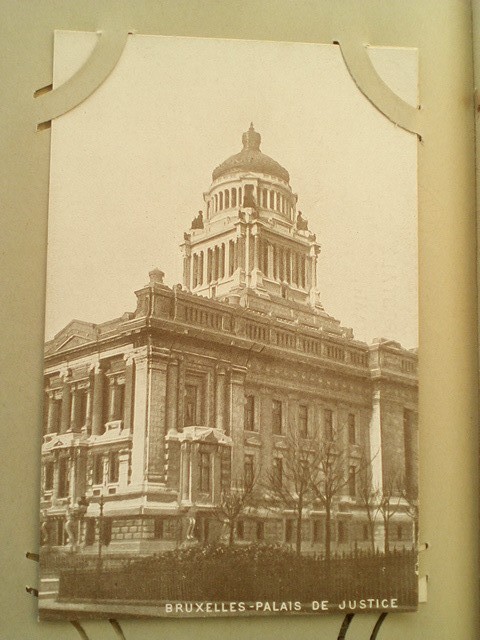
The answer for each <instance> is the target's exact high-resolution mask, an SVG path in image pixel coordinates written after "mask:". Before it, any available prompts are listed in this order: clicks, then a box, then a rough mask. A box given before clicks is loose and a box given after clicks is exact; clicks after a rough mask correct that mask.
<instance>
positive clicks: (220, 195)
mask: <svg viewBox="0 0 480 640" xmlns="http://www.w3.org/2000/svg"><path fill="white" fill-rule="evenodd" d="M218 197H219V203H218V207H219V209H220V211H221V210H222V209H223V191H220V193H219V194H218Z"/></svg>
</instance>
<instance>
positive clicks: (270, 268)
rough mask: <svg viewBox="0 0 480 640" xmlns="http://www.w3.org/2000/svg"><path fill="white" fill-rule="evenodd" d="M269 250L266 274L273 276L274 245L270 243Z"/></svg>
mask: <svg viewBox="0 0 480 640" xmlns="http://www.w3.org/2000/svg"><path fill="white" fill-rule="evenodd" d="M267 252H268V273H266V274H265V275H266V276H268V277H269V278H273V246H272V245H271V244H270V243H268V245H267Z"/></svg>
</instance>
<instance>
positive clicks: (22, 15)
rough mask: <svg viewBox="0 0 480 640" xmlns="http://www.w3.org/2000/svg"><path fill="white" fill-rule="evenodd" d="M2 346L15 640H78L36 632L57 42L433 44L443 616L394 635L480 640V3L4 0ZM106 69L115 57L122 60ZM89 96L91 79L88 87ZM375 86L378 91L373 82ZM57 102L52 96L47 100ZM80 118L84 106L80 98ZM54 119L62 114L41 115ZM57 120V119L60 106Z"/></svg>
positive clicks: (192, 624)
mask: <svg viewBox="0 0 480 640" xmlns="http://www.w3.org/2000/svg"><path fill="white" fill-rule="evenodd" d="M0 9H1V13H2V26H1V27H0V29H1V36H2V37H1V40H0V42H1V48H2V60H1V63H0V65H1V68H0V73H1V76H0V77H1V78H2V100H1V107H0V109H1V111H0V127H1V138H0V139H1V140H2V143H3V144H2V146H1V151H2V153H1V157H2V160H3V163H2V170H1V172H0V180H1V185H2V190H1V191H2V205H3V206H2V209H1V216H2V248H1V253H0V264H1V273H2V276H3V277H2V283H1V292H2V297H1V300H2V304H1V305H0V309H1V312H0V313H1V326H2V329H3V331H2V334H1V340H2V349H1V350H0V371H1V372H2V383H3V384H2V385H0V412H1V415H0V420H1V425H2V434H3V439H2V444H3V458H2V461H3V463H2V466H1V473H2V477H1V483H0V487H1V489H0V491H1V496H0V497H1V502H0V504H1V510H2V521H1V522H2V546H1V551H0V555H1V565H2V567H3V575H2V577H1V580H0V603H1V604H0V610H1V616H0V638H1V639H2V640H3V639H4V638H5V639H8V640H10V639H12V640H16V639H17V638H18V639H23V638H33V639H37V638H38V639H40V640H43V639H44V638H48V639H50V638H53V639H55V638H62V639H66V640H68V639H69V638H72V639H74V638H78V637H79V635H78V633H77V631H76V630H75V629H74V628H73V627H72V626H71V625H68V624H66V623H58V624H57V623H42V624H38V623H37V622H36V602H35V599H34V598H33V597H31V596H28V595H27V594H25V585H27V584H29V585H33V586H35V585H36V581H37V575H36V566H35V564H34V563H33V562H31V561H28V560H26V559H24V554H25V552H26V551H27V550H31V551H36V550H37V546H38V536H37V504H38V498H39V496H38V490H37V487H38V475H39V471H38V460H39V442H40V432H41V398H42V375H41V371H42V343H43V313H44V294H45V292H44V286H45V264H46V261H45V256H46V232H47V202H48V173H49V148H50V147H49V135H50V134H49V131H48V130H45V131H41V132H37V131H36V122H37V121H41V120H42V119H48V117H49V113H48V112H49V109H52V110H51V111H50V115H51V114H52V113H55V109H56V108H58V109H60V110H59V111H56V112H57V113H59V112H61V108H62V106H61V105H59V104H58V103H57V104H56V105H55V104H54V102H55V100H57V99H60V98H62V96H58V97H57V98H55V96H53V94H50V97H49V100H45V97H46V96H44V100H43V103H42V102H41V101H42V98H37V99H36V100H34V98H33V92H34V91H35V90H36V89H39V88H40V87H42V86H45V85H48V84H50V82H51V76H52V52H53V30H54V29H78V30H85V31H96V30H102V31H104V32H105V38H104V39H105V41H107V42H108V41H109V38H110V40H111V42H112V47H115V37H114V36H115V33H126V32H127V31H128V30H133V31H137V32H139V33H161V34H166V35H176V34H178V35H192V36H209V37H210V36H211V37H227V38H228V37H235V38H248V39H252V38H253V39H272V40H287V41H288V40H291V41H306V42H332V41H333V40H338V41H340V42H341V44H342V46H345V47H349V48H352V47H355V46H360V45H361V44H362V43H364V44H371V45H374V46H382V45H385V46H387V45H388V46H408V47H418V48H419V51H420V56H419V57H420V102H421V105H422V109H421V111H419V112H418V117H413V121H414V122H415V123H417V124H418V125H419V126H421V130H422V136H423V138H422V142H421V143H420V144H419V210H420V213H419V244H420V261H419V262H420V322H421V324H420V350H421V361H420V362H421V369H420V375H421V400H420V423H421V432H420V446H421V469H420V471H421V474H420V475H421V500H422V508H421V537H422V540H425V541H428V542H429V544H430V548H429V550H428V551H427V552H425V553H424V554H422V557H421V573H422V574H425V573H428V575H429V589H428V602H427V604H423V605H421V606H420V610H419V612H418V613H416V614H398V615H389V616H388V617H387V619H386V622H385V623H384V625H383V627H382V629H381V632H380V634H379V638H385V640H387V639H388V640H395V639H398V640H400V639H402V640H403V639H405V638H409V639H413V640H414V639H416V638H424V639H425V638H426V639H429V638H432V639H433V638H435V639H441V640H442V639H444V638H445V639H447V638H448V639H450V638H455V639H459V640H462V639H466V640H470V639H472V640H473V639H474V638H476V637H478V628H477V626H476V625H477V621H478V598H477V582H478V578H477V577H478V562H477V551H478V526H477V512H478V509H477V503H478V453H477V452H478V443H477V422H476V411H477V401H476V395H477V394H476V389H477V384H476V369H477V367H476V363H477V350H476V324H475V318H476V313H475V309H476V288H475V201H474V196H475V189H474V135H473V126H474V117H473V72H472V64H471V62H472V47H471V15H470V3H469V2H467V1H466V0H464V1H462V0H442V2H438V1H436V0H422V2H416V1H414V0H402V1H400V0H396V1H392V2H389V3H382V2H379V1H378V2H373V1H364V2H362V3H359V2H356V1H355V0H351V1H348V2H347V1H344V2H342V3H338V2H334V0H331V1H320V0H316V1H306V0H301V1H299V2H295V3H294V2H291V1H290V0H276V1H275V2H273V1H270V2H268V1H266V0H244V1H242V2H240V1H238V2H237V1H233V0H228V1H226V2H220V1H219V0H203V1H201V2H200V1H194V0H190V1H187V0H183V1H181V2H179V1H175V0H165V1H164V2H161V3H160V2H156V1H154V0H152V1H149V0H138V1H136V2H118V1H117V2H114V1H113V0H112V1H110V0H103V1H102V2H95V1H94V0H91V1H85V0H80V1H76V2H74V1H73V0H66V1H63V2H60V1H57V2H54V1H53V0H34V1H30V2H25V1H23V2H18V1H16V0H0ZM105 59H106V60H107V59H108V47H107V48H106V53H105ZM82 82H83V83H84V86H86V85H87V84H88V77H86V76H85V77H84V78H83V79H82V78H81V79H80V84H79V85H78V87H79V88H78V91H79V92H81V90H82V87H81V84H82ZM366 82H367V84H368V80H367V81H366ZM47 95H48V94H47ZM62 99H63V100H64V105H63V106H64V107H65V105H66V104H67V102H68V99H69V96H68V95H66V93H65V94H64V96H63V98H62ZM42 104H43V105H45V106H42ZM47 105H50V106H47ZM375 619H376V616H373V615H365V616H363V615H362V616H360V615H359V616H356V617H355V618H354V620H353V622H352V625H351V627H350V630H349V632H348V634H347V640H348V638H352V639H353V638H355V640H361V639H362V638H365V639H367V638H369V636H370V633H371V629H372V627H373V625H374V622H375ZM341 620H342V618H341V617H339V616H333V617H329V618H301V619H294V618H282V619H262V620H259V619H255V620H229V621H225V620H223V621H220V620H205V621H198V620H197V621H190V620H188V621H182V622H180V621H165V622H164V621H162V622H158V621H152V622H132V621H128V622H123V623H122V628H123V629H124V633H125V636H126V638H127V639H128V640H131V639H132V638H136V639H138V638H145V639H147V640H149V639H150V638H151V639H154V638H160V637H166V636H169V637H172V638H183V637H188V636H191V635H192V634H195V636H196V637H197V638H199V640H200V639H201V638H208V637H210V636H211V635H212V634H219V633H228V634H229V637H231V638H246V637H252V636H253V637H257V636H260V635H262V636H263V637H264V638H266V639H267V638H291V637H293V636H294V635H296V636H299V637H302V638H318V637H322V638H329V639H330V638H331V639H332V640H333V639H334V638H336V637H337V635H338V630H339V627H340V624H341ZM84 627H85V629H86V631H87V632H88V635H89V637H90V638H91V639H92V640H95V639H96V638H99V639H109V638H112V639H114V638H115V637H116V635H115V631H114V629H113V628H112V627H111V626H110V625H109V624H108V623H107V622H106V621H105V622H103V621H92V622H87V623H84Z"/></svg>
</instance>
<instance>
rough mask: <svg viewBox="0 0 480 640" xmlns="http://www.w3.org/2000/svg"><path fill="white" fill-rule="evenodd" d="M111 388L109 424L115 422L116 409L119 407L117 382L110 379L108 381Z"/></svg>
mask: <svg viewBox="0 0 480 640" xmlns="http://www.w3.org/2000/svg"><path fill="white" fill-rule="evenodd" d="M108 384H109V387H110V393H109V397H108V422H112V421H113V420H115V417H116V416H115V409H116V406H117V381H116V380H115V378H113V377H112V378H110V379H109V381H108Z"/></svg>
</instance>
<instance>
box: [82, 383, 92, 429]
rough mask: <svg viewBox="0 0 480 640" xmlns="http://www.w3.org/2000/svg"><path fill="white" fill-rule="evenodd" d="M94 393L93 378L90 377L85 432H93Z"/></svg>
mask: <svg viewBox="0 0 480 640" xmlns="http://www.w3.org/2000/svg"><path fill="white" fill-rule="evenodd" d="M92 395H93V389H92V381H91V379H89V382H88V388H87V406H86V410H85V413H86V418H85V425H83V426H84V429H85V432H86V433H88V434H90V433H91V432H92Z"/></svg>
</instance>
